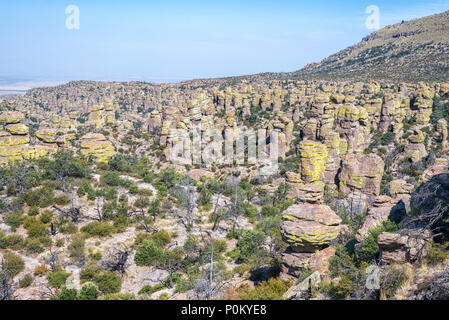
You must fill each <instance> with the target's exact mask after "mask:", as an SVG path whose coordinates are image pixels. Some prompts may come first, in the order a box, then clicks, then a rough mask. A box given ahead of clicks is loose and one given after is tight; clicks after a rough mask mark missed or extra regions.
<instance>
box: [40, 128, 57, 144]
mask: <svg viewBox="0 0 449 320" xmlns="http://www.w3.org/2000/svg"><path fill="white" fill-rule="evenodd" d="M36 137H37V138H38V139H39V140H41V141H43V142H46V143H55V142H56V139H57V138H58V132H57V131H56V130H54V129H50V128H46V129H41V130H38V131H37V132H36Z"/></svg>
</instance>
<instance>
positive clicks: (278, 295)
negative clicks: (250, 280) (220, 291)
mask: <svg viewBox="0 0 449 320" xmlns="http://www.w3.org/2000/svg"><path fill="white" fill-rule="evenodd" d="M290 286H291V283H290V282H289V281H285V280H281V279H279V278H271V279H269V280H268V281H263V282H260V283H259V285H257V286H256V287H255V288H254V289H253V290H243V292H241V293H240V295H239V298H240V299H241V300H283V298H282V296H283V295H284V293H285V292H287V290H288V289H289V288H290Z"/></svg>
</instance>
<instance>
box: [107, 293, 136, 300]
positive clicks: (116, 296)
mask: <svg viewBox="0 0 449 320" xmlns="http://www.w3.org/2000/svg"><path fill="white" fill-rule="evenodd" d="M135 298H136V297H135V296H134V295H133V294H132V293H112V294H107V295H105V296H104V297H101V299H100V300H135Z"/></svg>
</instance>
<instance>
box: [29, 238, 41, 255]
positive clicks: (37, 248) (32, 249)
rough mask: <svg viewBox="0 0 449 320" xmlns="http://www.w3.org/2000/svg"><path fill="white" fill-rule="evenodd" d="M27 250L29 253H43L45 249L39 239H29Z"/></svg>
mask: <svg viewBox="0 0 449 320" xmlns="http://www.w3.org/2000/svg"><path fill="white" fill-rule="evenodd" d="M25 249H26V251H27V252H28V253H42V252H44V247H43V245H42V243H41V241H40V240H39V239H37V238H27V239H26V240H25Z"/></svg>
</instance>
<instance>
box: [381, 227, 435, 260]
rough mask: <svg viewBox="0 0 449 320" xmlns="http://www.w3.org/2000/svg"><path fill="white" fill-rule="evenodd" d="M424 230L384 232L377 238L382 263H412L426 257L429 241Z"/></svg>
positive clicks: (428, 236)
mask: <svg viewBox="0 0 449 320" xmlns="http://www.w3.org/2000/svg"><path fill="white" fill-rule="evenodd" d="M430 236H431V235H430V233H429V232H428V231H427V230H425V229H413V230H407V229H405V230H401V232H395V233H392V232H384V233H382V234H380V235H379V237H378V238H377V244H378V245H379V248H380V256H381V261H382V262H383V263H393V262H399V263H400V262H413V261H416V260H417V259H419V258H422V257H424V256H426V255H427V249H426V242H427V241H429V240H430V239H431V237H430Z"/></svg>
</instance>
